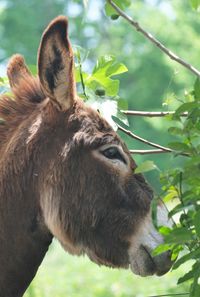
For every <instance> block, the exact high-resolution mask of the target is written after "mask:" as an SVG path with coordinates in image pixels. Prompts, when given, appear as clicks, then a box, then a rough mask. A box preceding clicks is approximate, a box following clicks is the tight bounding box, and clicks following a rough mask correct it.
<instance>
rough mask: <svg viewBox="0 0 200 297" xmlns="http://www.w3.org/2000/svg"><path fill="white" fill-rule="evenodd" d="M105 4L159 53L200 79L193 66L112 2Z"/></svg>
mask: <svg viewBox="0 0 200 297" xmlns="http://www.w3.org/2000/svg"><path fill="white" fill-rule="evenodd" d="M107 2H108V3H109V4H110V5H111V6H112V7H113V8H114V9H115V11H116V12H117V13H118V14H119V15H120V16H121V17H123V18H124V19H125V20H127V21H128V23H130V24H131V26H132V27H134V28H135V29H136V30H137V31H138V32H140V33H142V34H143V35H144V36H145V37H146V38H147V39H149V40H150V41H151V42H152V43H153V44H155V45H156V46H157V47H158V48H159V49H160V50H161V51H163V52H164V53H165V54H166V55H167V56H169V57H170V59H172V60H174V61H176V62H177V63H179V64H181V65H182V66H184V67H185V68H187V69H188V70H189V71H191V72H193V73H194V74H195V75H197V76H198V77H200V71H199V70H197V69H196V68H195V67H194V66H192V65H191V64H189V63H188V62H186V61H184V60H183V59H181V58H180V57H178V56H177V55H176V54H175V53H173V52H172V51H171V50H169V49H168V48H167V47H165V46H164V45H163V44H162V43H161V42H160V41H159V40H158V39H156V38H155V37H154V36H153V35H152V34H151V33H149V32H147V31H146V30H144V29H143V28H142V27H141V26H140V24H139V23H138V22H136V21H134V20H133V19H132V18H131V17H130V16H129V15H127V14H126V13H125V12H124V11H123V10H121V9H120V8H119V7H118V6H117V5H116V4H115V3H114V2H113V1H112V0H107Z"/></svg>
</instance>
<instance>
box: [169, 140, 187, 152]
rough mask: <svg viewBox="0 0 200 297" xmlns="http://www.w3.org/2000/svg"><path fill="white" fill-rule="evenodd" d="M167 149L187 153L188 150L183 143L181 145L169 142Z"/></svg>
mask: <svg viewBox="0 0 200 297" xmlns="http://www.w3.org/2000/svg"><path fill="white" fill-rule="evenodd" d="M169 147H170V148H171V149H173V150H176V151H188V150H190V147H189V146H188V145H187V144H185V143H182V142H171V143H169Z"/></svg>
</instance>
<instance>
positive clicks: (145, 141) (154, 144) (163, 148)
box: [117, 124, 173, 153]
mask: <svg viewBox="0 0 200 297" xmlns="http://www.w3.org/2000/svg"><path fill="white" fill-rule="evenodd" d="M117 126H118V128H119V130H121V131H123V132H124V133H126V134H127V135H128V136H130V137H132V138H134V139H137V140H139V141H140V142H143V143H146V144H148V145H150V146H153V147H155V148H158V149H160V150H162V151H165V152H168V153H169V152H170V153H172V152H173V150H171V149H170V148H168V147H164V146H162V145H159V144H156V143H153V142H150V141H148V140H146V139H144V138H142V137H140V136H138V135H136V134H134V133H133V132H131V131H130V130H127V129H125V128H123V127H122V126H120V125H118V124H117Z"/></svg>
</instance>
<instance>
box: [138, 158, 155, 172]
mask: <svg viewBox="0 0 200 297" xmlns="http://www.w3.org/2000/svg"><path fill="white" fill-rule="evenodd" d="M155 169H156V170H158V167H157V166H156V165H155V164H154V162H153V161H145V162H143V163H142V164H141V165H139V166H138V167H137V168H136V170H135V173H142V172H148V171H151V170H155Z"/></svg>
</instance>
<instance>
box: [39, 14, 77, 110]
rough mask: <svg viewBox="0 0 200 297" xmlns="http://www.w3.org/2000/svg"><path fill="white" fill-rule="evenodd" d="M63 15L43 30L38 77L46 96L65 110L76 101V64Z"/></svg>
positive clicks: (65, 19)
mask: <svg viewBox="0 0 200 297" xmlns="http://www.w3.org/2000/svg"><path fill="white" fill-rule="evenodd" d="M67 29H68V22H67V18H66V17H64V16H59V17H57V18H56V19H54V20H53V21H52V22H51V23H50V24H49V26H48V27H47V29H46V30H45V31H44V33H43V36H42V40H41V44H40V48H39V53H38V70H39V78H40V82H41V85H42V88H43V90H44V93H45V95H46V96H47V97H49V98H50V99H51V100H53V101H54V102H55V103H57V106H58V108H59V109H61V110H62V111H66V110H68V109H69V108H70V107H71V106H72V105H73V103H74V100H75V98H76V85H75V79H74V70H73V68H74V62H73V52H72V48H71V44H70V42H69V39H68V34H67Z"/></svg>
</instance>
